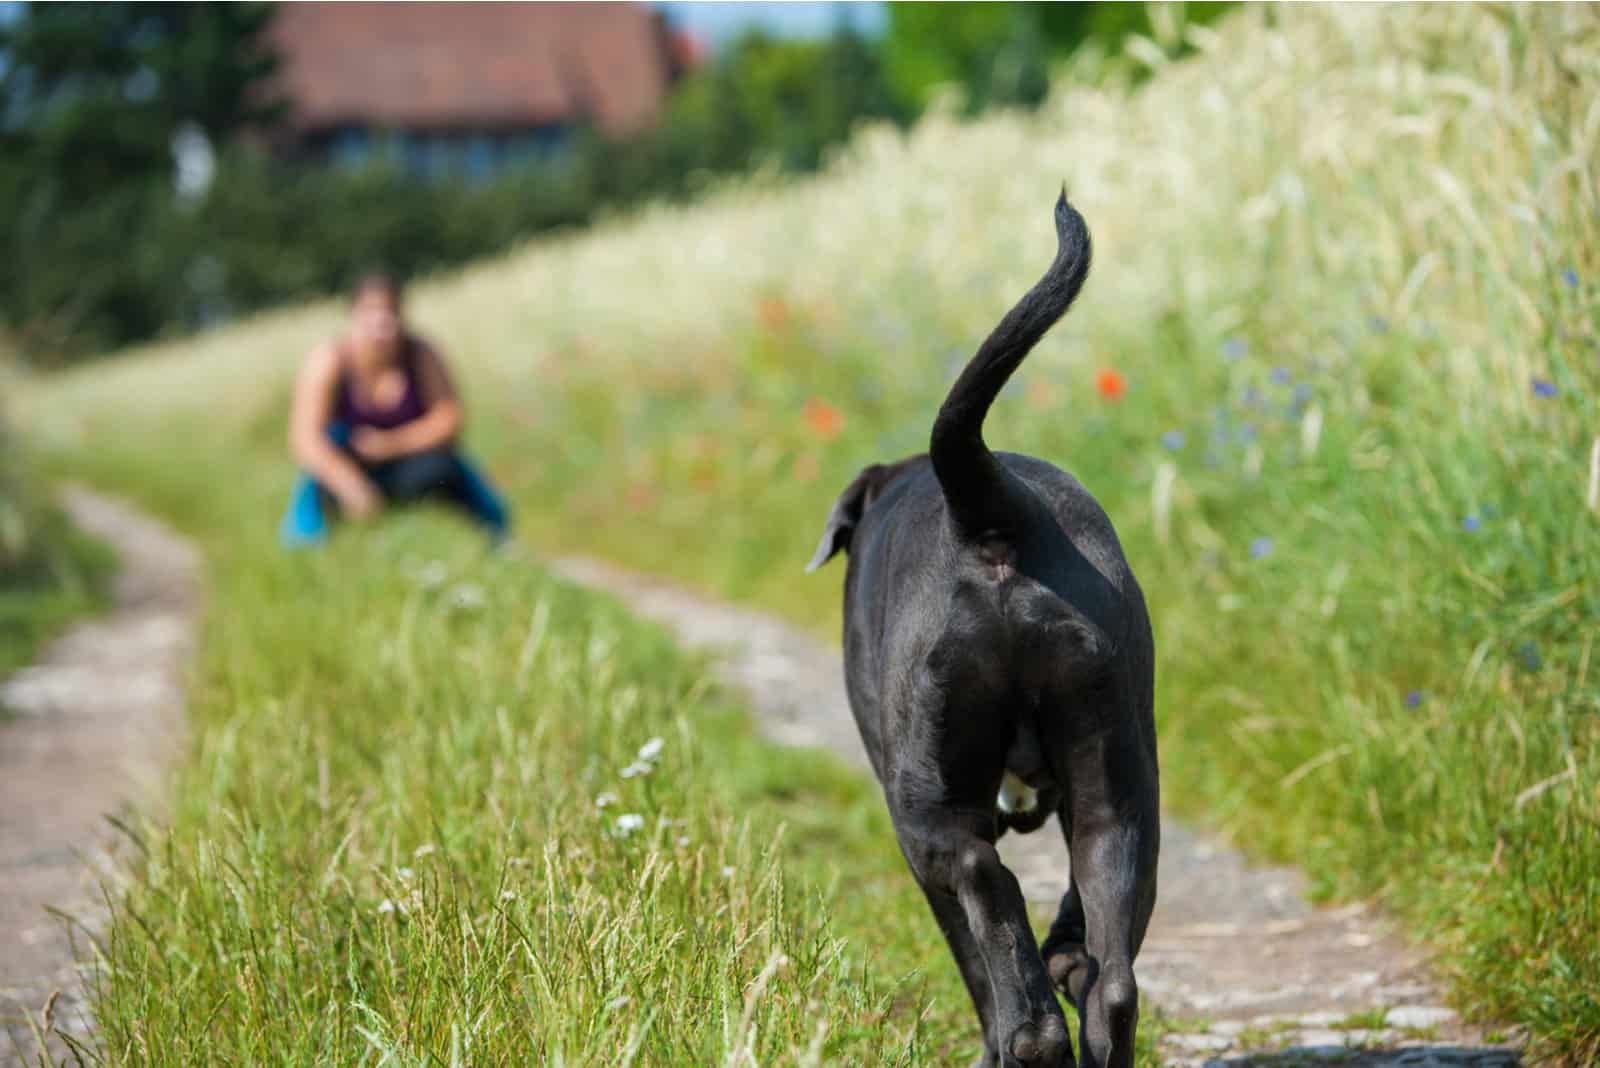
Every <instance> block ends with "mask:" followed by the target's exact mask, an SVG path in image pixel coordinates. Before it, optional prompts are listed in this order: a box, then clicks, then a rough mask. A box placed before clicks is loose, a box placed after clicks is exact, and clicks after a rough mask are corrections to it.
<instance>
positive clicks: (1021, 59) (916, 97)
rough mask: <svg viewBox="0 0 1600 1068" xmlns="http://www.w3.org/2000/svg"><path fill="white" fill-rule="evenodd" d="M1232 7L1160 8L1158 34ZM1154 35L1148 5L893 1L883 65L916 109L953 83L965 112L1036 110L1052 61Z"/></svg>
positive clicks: (902, 99) (903, 100)
mask: <svg viewBox="0 0 1600 1068" xmlns="http://www.w3.org/2000/svg"><path fill="white" fill-rule="evenodd" d="M1229 6H1230V5H1229V4H1227V3H1209V2H1208V3H1191V4H1176V5H1165V7H1167V8H1168V9H1170V10H1167V11H1166V12H1165V14H1166V15H1167V19H1166V20H1165V22H1166V23H1168V24H1170V25H1171V28H1170V29H1169V28H1168V27H1167V26H1166V25H1164V26H1163V30H1164V31H1165V32H1163V33H1162V34H1160V36H1169V37H1171V38H1173V40H1172V41H1170V42H1166V41H1164V42H1163V43H1164V44H1176V43H1177V37H1178V34H1177V26H1178V25H1179V24H1181V23H1184V22H1187V23H1195V24H1204V23H1207V22H1210V21H1213V20H1214V19H1216V18H1217V16H1218V15H1220V14H1221V13H1222V11H1224V10H1226V9H1227V8H1228V7H1229ZM1136 34H1137V35H1143V36H1146V37H1149V36H1153V35H1157V34H1156V28H1155V26H1154V25H1153V24H1152V19H1151V12H1150V5H1148V4H1114V3H1083V4H1060V3H1046V2H1034V0H1025V2H1021V3H1006V4H983V3H896V4H890V5H889V29H888V33H887V34H886V35H885V37H884V40H883V44H882V54H883V65H884V69H885V72H886V77H887V80H888V82H889V84H890V86H892V89H893V92H894V95H895V98H896V100H897V101H898V102H899V104H900V106H901V107H903V108H906V109H908V110H909V111H911V112H912V113H915V112H918V111H920V110H921V109H922V108H923V107H925V106H926V105H927V104H928V103H929V102H930V100H931V98H932V94H933V92H934V90H936V89H938V88H939V87H941V86H957V87H959V88H961V89H962V90H963V91H964V93H965V97H966V109H967V111H968V112H969V113H977V112H980V111H983V110H984V109H985V108H989V107H994V106H1005V105H1023V106H1027V107H1034V106H1036V105H1038V104H1039V103H1040V102H1041V101H1042V100H1043V99H1044V97H1045V94H1046V92H1047V91H1048V90H1049V88H1050V68H1051V65H1052V64H1053V63H1055V62H1057V61H1059V60H1061V59H1062V58H1064V57H1066V56H1068V55H1070V54H1071V53H1072V52H1074V51H1075V50H1077V49H1078V48H1081V47H1083V46H1085V45H1089V44H1092V45H1095V46H1096V47H1099V48H1100V49H1102V50H1104V51H1108V52H1109V51H1115V50H1116V49H1118V48H1120V47H1121V45H1122V42H1123V41H1125V40H1126V39H1127V38H1129V37H1132V36H1134V35H1136Z"/></svg>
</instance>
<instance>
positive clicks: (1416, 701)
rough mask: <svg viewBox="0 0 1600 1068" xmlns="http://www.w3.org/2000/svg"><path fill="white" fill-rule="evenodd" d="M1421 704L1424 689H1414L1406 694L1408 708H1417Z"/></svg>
mask: <svg viewBox="0 0 1600 1068" xmlns="http://www.w3.org/2000/svg"><path fill="white" fill-rule="evenodd" d="M1421 704H1422V691H1421V690H1412V691H1411V692H1410V693H1408V694H1406V707H1407V708H1416V707H1418V706H1419V705H1421Z"/></svg>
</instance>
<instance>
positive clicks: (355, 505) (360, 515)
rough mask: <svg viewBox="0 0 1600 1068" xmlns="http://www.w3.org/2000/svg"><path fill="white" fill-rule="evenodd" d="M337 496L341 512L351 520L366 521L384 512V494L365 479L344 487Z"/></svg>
mask: <svg viewBox="0 0 1600 1068" xmlns="http://www.w3.org/2000/svg"><path fill="white" fill-rule="evenodd" d="M336 496H337V497H338V499H339V510H340V511H341V512H342V513H344V514H345V515H346V516H348V517H349V518H351V519H366V518H369V517H370V516H374V515H377V514H378V513H379V512H381V511H382V510H383V494H381V493H379V492H378V488H377V487H376V486H374V485H373V484H372V483H371V482H368V481H367V480H366V479H364V478H363V479H361V480H359V481H356V482H352V483H351V484H350V485H349V486H346V487H344V489H343V490H341V491H340V492H339V493H338V494H336Z"/></svg>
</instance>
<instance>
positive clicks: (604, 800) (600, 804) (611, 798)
mask: <svg viewBox="0 0 1600 1068" xmlns="http://www.w3.org/2000/svg"><path fill="white" fill-rule="evenodd" d="M616 803H617V795H616V794H614V793H612V792H611V791H610V790H607V791H606V792H605V793H603V794H601V795H600V796H599V797H597V798H595V799H594V807H595V808H605V807H606V806H607V805H614V804H616Z"/></svg>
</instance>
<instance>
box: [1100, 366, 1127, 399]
mask: <svg viewBox="0 0 1600 1068" xmlns="http://www.w3.org/2000/svg"><path fill="white" fill-rule="evenodd" d="M1094 388H1095V389H1098V390H1099V391H1100V396H1102V397H1104V398H1105V399H1106V400H1120V399H1121V397H1122V395H1123V394H1124V393H1126V392H1127V391H1128V380H1127V379H1125V378H1123V377H1122V375H1121V374H1119V373H1117V372H1116V371H1113V370H1111V369H1110V368H1105V369H1103V370H1101V372H1100V373H1099V374H1097V375H1095V379H1094Z"/></svg>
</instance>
